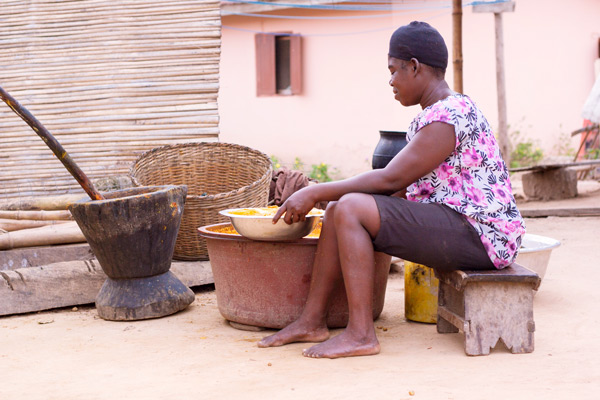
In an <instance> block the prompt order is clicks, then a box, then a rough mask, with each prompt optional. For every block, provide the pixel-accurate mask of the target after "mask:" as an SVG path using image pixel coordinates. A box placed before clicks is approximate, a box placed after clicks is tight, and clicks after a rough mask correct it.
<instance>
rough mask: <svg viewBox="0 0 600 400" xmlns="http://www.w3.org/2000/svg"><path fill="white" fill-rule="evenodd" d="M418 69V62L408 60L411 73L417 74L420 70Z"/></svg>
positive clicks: (414, 59) (419, 64) (419, 65)
mask: <svg viewBox="0 0 600 400" xmlns="http://www.w3.org/2000/svg"><path fill="white" fill-rule="evenodd" d="M420 67H421V63H420V62H419V60H417V59H416V58H414V57H413V58H411V59H410V68H411V69H412V71H413V72H417V71H418V70H419V69H420Z"/></svg>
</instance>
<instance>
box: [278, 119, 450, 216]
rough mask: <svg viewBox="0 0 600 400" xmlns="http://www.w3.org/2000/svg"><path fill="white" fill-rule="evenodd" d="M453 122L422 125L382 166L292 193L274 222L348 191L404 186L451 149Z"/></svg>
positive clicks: (382, 191) (389, 190)
mask: <svg viewBox="0 0 600 400" xmlns="http://www.w3.org/2000/svg"><path fill="white" fill-rule="evenodd" d="M455 143H456V138H455V134H454V126H453V125H449V124H446V123H442V122H433V123H431V124H429V125H427V126H425V127H423V128H422V129H421V130H420V131H419V132H418V133H417V134H416V135H415V137H414V138H413V139H412V140H411V141H410V143H409V144H408V145H407V146H406V147H405V148H404V149H402V151H400V153H398V154H397V155H396V156H395V157H394V158H393V159H392V160H391V161H390V163H389V164H388V165H387V166H386V167H385V168H382V169H376V170H372V171H367V172H364V173H362V174H359V175H356V176H354V177H352V178H348V179H344V180H341V181H335V182H327V183H320V184H318V185H313V186H309V187H305V188H303V189H301V190H299V191H297V192H296V193H294V194H292V195H291V196H290V197H289V198H288V199H287V200H286V201H285V202H284V203H283V204H282V205H281V207H280V208H279V210H278V211H277V213H276V214H275V216H274V217H273V222H276V221H277V220H278V219H279V217H281V215H282V214H283V213H284V212H285V213H286V214H285V217H284V220H285V222H286V223H288V224H291V223H292V222H297V221H302V220H304V217H305V215H306V214H307V213H308V212H309V211H310V210H311V209H312V208H313V207H314V205H315V204H316V203H318V202H319V201H335V200H339V198H340V197H342V196H343V195H345V194H347V193H356V192H358V193H372V194H376V193H377V194H389V195H392V194H393V193H395V192H398V191H402V190H404V189H406V187H407V186H408V185H410V184H411V183H413V182H414V181H416V180H417V179H419V178H420V177H422V176H424V175H426V174H428V173H429V172H431V171H433V170H434V169H435V168H436V167H437V166H439V165H440V164H441V163H442V162H444V160H445V159H446V158H447V157H448V156H449V155H450V154H451V153H452V152H453V151H454V146H455Z"/></svg>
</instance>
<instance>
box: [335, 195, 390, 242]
mask: <svg viewBox="0 0 600 400" xmlns="http://www.w3.org/2000/svg"><path fill="white" fill-rule="evenodd" d="M335 219H336V224H337V223H348V222H350V223H355V222H358V223H360V224H361V225H362V226H364V227H365V228H366V229H367V230H368V231H369V233H371V234H372V235H374V234H376V233H377V232H378V231H379V227H380V225H381V221H380V217H379V210H378V208H377V203H376V202H375V199H374V198H373V196H371V195H369V194H365V193H349V194H346V195H344V196H342V197H341V198H340V199H339V200H338V204H337V205H336V211H335Z"/></svg>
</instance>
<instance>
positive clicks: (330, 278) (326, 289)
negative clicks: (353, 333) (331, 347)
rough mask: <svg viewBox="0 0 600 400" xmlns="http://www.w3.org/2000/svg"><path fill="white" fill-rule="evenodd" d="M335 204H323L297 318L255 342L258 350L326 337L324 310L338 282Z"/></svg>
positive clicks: (325, 311) (338, 263)
mask: <svg viewBox="0 0 600 400" xmlns="http://www.w3.org/2000/svg"><path fill="white" fill-rule="evenodd" d="M336 207H337V205H336V202H330V203H329V204H328V205H327V210H326V211H325V216H324V217H323V228H322V230H321V235H320V238H319V243H318V245H317V252H316V255H315V262H314V266H313V271H312V278H311V282H310V289H309V293H308V298H307V300H306V304H305V306H304V309H303V311H302V314H301V315H300V317H299V318H298V319H297V320H296V321H295V322H293V323H291V324H290V325H288V326H287V327H285V328H284V329H282V330H280V331H279V332H277V333H275V334H274V335H271V336H267V337H265V338H263V339H262V340H261V341H260V342H258V347H272V346H282V345H284V344H288V343H292V342H322V341H323V340H326V339H327V338H328V337H329V330H328V329H327V323H326V318H327V309H328V303H329V298H330V295H331V292H332V291H333V289H334V287H335V285H336V284H337V283H339V281H340V280H341V279H342V271H341V269H340V260H339V252H338V243H337V238H336V231H335V227H334V215H335V213H336Z"/></svg>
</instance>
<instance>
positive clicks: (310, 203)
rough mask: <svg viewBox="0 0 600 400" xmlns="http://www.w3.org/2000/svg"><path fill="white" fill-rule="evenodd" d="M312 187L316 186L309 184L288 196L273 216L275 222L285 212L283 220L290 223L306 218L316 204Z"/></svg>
mask: <svg viewBox="0 0 600 400" xmlns="http://www.w3.org/2000/svg"><path fill="white" fill-rule="evenodd" d="M312 188H314V186H313V187H311V186H307V187H305V188H302V189H300V190H298V191H297V192H295V193H293V194H292V195H291V196H290V197H288V199H287V200H286V201H285V202H284V203H283V204H282V205H281V207H279V209H278V210H277V212H276V213H275V215H274V216H273V223H276V222H277V221H278V220H279V218H280V217H281V216H282V215H283V213H285V215H284V217H283V220H284V222H285V223H286V224H288V225H290V224H292V223H294V222H299V221H304V220H306V214H308V213H309V212H310V210H312V209H313V207H314V206H315V204H316V200H314V196H312Z"/></svg>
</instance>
